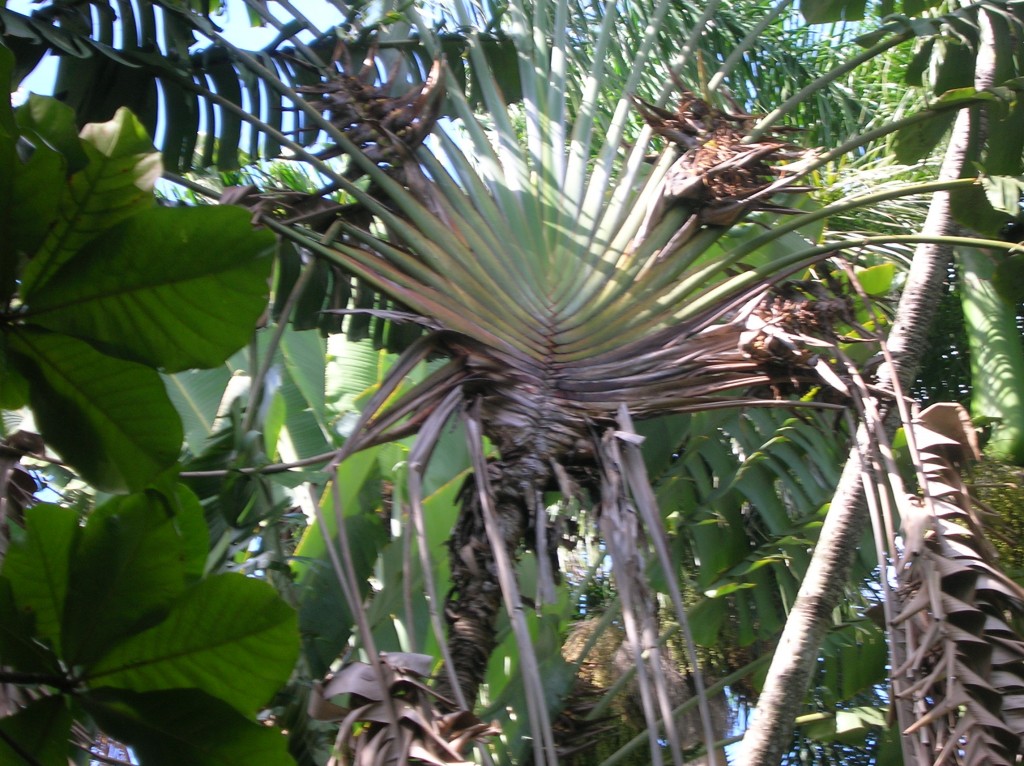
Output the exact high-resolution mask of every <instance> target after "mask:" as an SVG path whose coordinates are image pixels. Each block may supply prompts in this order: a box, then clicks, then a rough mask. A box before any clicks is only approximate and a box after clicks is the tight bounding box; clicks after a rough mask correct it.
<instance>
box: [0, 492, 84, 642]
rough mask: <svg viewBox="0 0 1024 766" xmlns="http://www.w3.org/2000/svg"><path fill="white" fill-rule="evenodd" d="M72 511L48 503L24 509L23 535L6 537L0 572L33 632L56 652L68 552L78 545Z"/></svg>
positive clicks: (77, 533) (64, 590) (77, 534)
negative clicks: (30, 621) (31, 621)
mask: <svg viewBox="0 0 1024 766" xmlns="http://www.w3.org/2000/svg"><path fill="white" fill-rule="evenodd" d="M79 532H80V527H79V526H78V513H77V512H76V511H74V510H73V509H71V508H62V507H61V506H58V505H50V504H48V503H44V504H40V505H36V506H33V507H31V508H26V509H25V534H24V535H19V536H17V537H14V538H12V540H11V545H10V548H9V549H8V550H7V556H6V557H5V559H4V567H3V573H4V576H5V577H7V578H8V579H9V580H10V583H11V589H12V592H13V594H14V599H15V602H16V603H17V605H18V609H19V610H21V611H23V612H26V613H28V614H31V615H33V616H34V617H35V633H36V635H37V636H38V637H39V638H40V639H42V640H44V641H49V642H50V645H51V646H52V647H53V649H54V651H56V652H57V653H58V654H59V653H60V651H61V618H62V616H63V614H64V599H65V596H66V595H67V591H68V573H69V568H70V561H71V555H72V552H73V551H74V550H75V546H76V544H77V542H78V537H79Z"/></svg>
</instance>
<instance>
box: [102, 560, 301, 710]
mask: <svg viewBox="0 0 1024 766" xmlns="http://www.w3.org/2000/svg"><path fill="white" fill-rule="evenodd" d="M297 654H298V631H297V629H296V618H295V612H294V611H293V610H292V608H291V607H289V606H288V605H287V604H285V603H284V601H282V600H281V598H280V597H279V596H278V595H277V593H276V591H275V590H274V589H273V587H272V586H271V585H269V584H268V583H266V582H263V581H260V580H254V579H251V578H248V577H244V576H242V575H236V574H222V575H216V576H213V577H210V578H209V579H207V580H204V581H202V582H200V583H199V584H198V585H196V586H194V587H193V588H191V589H190V590H189V591H188V592H186V593H185V595H184V596H183V597H182V598H181V599H180V600H179V601H178V602H177V603H176V604H175V605H174V607H173V608H172V609H171V611H170V612H169V613H168V614H167V617H166V619H164V620H163V621H162V622H160V623H159V624H157V625H155V626H154V627H152V628H150V629H149V630H147V631H145V632H143V633H139V634H138V635H136V636H132V637H131V638H129V639H127V640H126V641H124V642H123V643H121V644H119V645H118V646H117V647H115V648H114V649H113V650H112V651H110V652H109V653H108V654H107V655H106V656H104V657H103V658H102V659H100V661H99V662H97V663H96V664H95V665H94V666H93V667H91V668H90V669H89V671H88V672H87V674H86V675H87V680H88V682H89V683H90V684H91V685H93V686H116V687H119V688H124V689H131V690H133V691H138V692H148V691H161V690H168V689H178V688H185V687H196V688H198V689H201V690H202V691H204V692H206V693H207V694H210V695H212V696H214V697H217V698H218V699H220V700H223V701H224V702H227V703H228V704H230V705H231V706H233V707H234V708H236V709H237V710H239V711H241V712H243V713H245V714H251V713H254V712H255V711H256V710H257V709H259V707H260V706H261V705H263V704H265V703H266V702H267V701H268V700H269V699H270V697H271V695H272V694H273V693H274V692H275V691H277V689H278V688H279V687H280V686H281V685H282V684H283V683H284V682H285V681H286V680H288V676H289V674H290V673H291V671H292V666H293V665H294V663H295V659H296V656H297Z"/></svg>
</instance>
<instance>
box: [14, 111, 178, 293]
mask: <svg viewBox="0 0 1024 766" xmlns="http://www.w3.org/2000/svg"><path fill="white" fill-rule="evenodd" d="M82 139H83V141H84V143H83V144H82V147H83V149H84V150H85V154H86V156H87V157H88V159H89V164H88V165H86V166H85V167H84V168H83V169H82V170H80V171H79V172H78V173H76V174H75V175H74V176H72V177H71V181H70V183H69V184H68V185H67V187H66V188H65V191H64V194H63V196H62V197H61V200H60V204H59V206H58V210H59V214H58V218H57V221H56V223H55V224H54V226H53V227H52V228H51V229H50V232H49V234H48V235H47V237H46V239H45V241H44V242H43V243H42V246H41V247H40V250H39V252H38V254H37V255H36V256H35V258H33V259H32V260H31V261H29V263H28V264H27V265H26V266H25V269H24V272H23V273H22V295H23V297H24V298H25V299H26V301H27V302H29V303H31V300H32V298H33V297H34V296H35V294H36V292H37V291H38V290H39V288H40V287H41V286H42V285H43V284H45V283H46V282H47V281H48V280H49V279H50V278H51V277H52V276H53V275H54V274H55V273H56V271H57V269H59V268H60V267H61V266H62V265H63V264H64V263H65V262H66V261H67V260H68V259H70V258H71V257H72V256H73V255H74V254H75V253H77V252H78V251H79V250H80V249H81V248H82V246H83V245H85V244H86V243H87V242H89V241H90V240H92V239H94V238H95V237H97V236H98V235H100V234H101V233H103V232H104V231H106V230H107V229H109V228H110V227H111V226H113V225H114V224H116V223H118V222H120V221H123V220H124V219H126V218H128V217H130V216H132V215H134V214H135V213H137V212H139V211H140V210H143V209H145V208H147V207H151V206H153V205H154V204H155V202H154V198H153V185H154V183H155V182H156V179H157V178H159V176H160V172H161V168H160V155H159V154H157V153H156V152H154V151H153V145H152V142H151V141H150V140H149V137H148V136H147V135H146V132H145V130H143V128H142V126H141V125H140V124H139V122H138V120H136V119H135V117H133V116H132V114H131V113H130V112H129V111H128V110H126V109H119V110H118V112H117V114H116V115H114V119H112V120H111V121H110V122H105V123H94V124H92V125H88V126H86V127H85V128H84V129H83V130H82Z"/></svg>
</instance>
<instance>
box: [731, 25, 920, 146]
mask: <svg viewBox="0 0 1024 766" xmlns="http://www.w3.org/2000/svg"><path fill="white" fill-rule="evenodd" d="M913 36H914V33H913V32H912V31H911V30H909V29H908V30H905V31H903V32H900V33H898V34H895V35H893V36H892V37H890V38H889V39H887V40H883V41H881V42H879V43H877V44H875V45H873V46H871V47H870V48H868V49H867V50H865V51H864V52H862V53H861V54H859V55H857V56H854V57H853V58H851V59H849V60H847V61H845V62H844V63H842V64H840V65H839V66H837V67H835V68H834V69H833V70H832V71H831V72H828V73H826V74H824V75H821V76H819V77H816V78H815V79H814V80H813V81H812V82H811V83H810V84H809V85H807V86H805V87H803V88H801V89H800V90H798V91H797V92H796V93H794V94H793V95H792V96H790V97H789V98H788V99H786V100H785V101H783V102H782V103H781V104H779V106H777V107H776V108H775V109H773V110H772V111H771V112H770V113H769V114H768V115H767V116H766V117H764V119H762V120H761V121H760V122H758V124H757V126H756V127H755V128H754V130H752V131H751V132H750V135H749V136H747V137H746V138H745V139H744V142H745V143H753V142H754V141H757V140H759V139H761V138H762V137H763V136H764V134H765V133H767V132H768V130H769V128H771V126H772V125H774V124H775V123H776V122H778V121H779V120H780V119H781V118H782V117H784V116H785V115H787V114H788V113H789V112H790V110H791V109H793V108H795V107H797V106H799V105H800V104H802V103H804V101H806V100H807V99H808V97H809V96H811V95H812V94H814V93H816V92H817V91H819V90H823V89H824V88H827V87H828V86H829V85H831V84H832V83H833V82H835V81H836V80H838V79H839V78H840V77H842V76H843V75H844V74H846V73H847V72H851V71H853V70H854V69H856V68H857V67H859V66H860V65H861V64H863V63H864V62H866V61H870V60H872V59H874V58H876V57H877V56H879V55H880V54H882V53H884V52H885V51H887V50H889V49H890V48H894V47H896V46H897V45H899V44H900V43H903V42H906V41H907V40H910V39H911V38H913Z"/></svg>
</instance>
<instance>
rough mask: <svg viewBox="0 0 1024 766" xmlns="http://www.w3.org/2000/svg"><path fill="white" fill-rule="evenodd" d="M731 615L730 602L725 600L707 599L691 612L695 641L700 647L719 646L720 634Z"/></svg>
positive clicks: (691, 624)
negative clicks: (727, 617) (726, 619)
mask: <svg viewBox="0 0 1024 766" xmlns="http://www.w3.org/2000/svg"><path fill="white" fill-rule="evenodd" d="M728 613H729V602H728V601H726V600H725V599H724V598H705V599H702V600H701V601H699V602H698V603H697V605H696V606H695V607H693V609H692V610H691V611H690V614H689V617H690V628H691V629H692V630H693V640H694V641H696V642H697V644H698V645H699V646H715V645H717V644H718V632H719V630H721V627H722V623H723V622H724V621H725V618H726V615H727V614H728Z"/></svg>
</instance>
